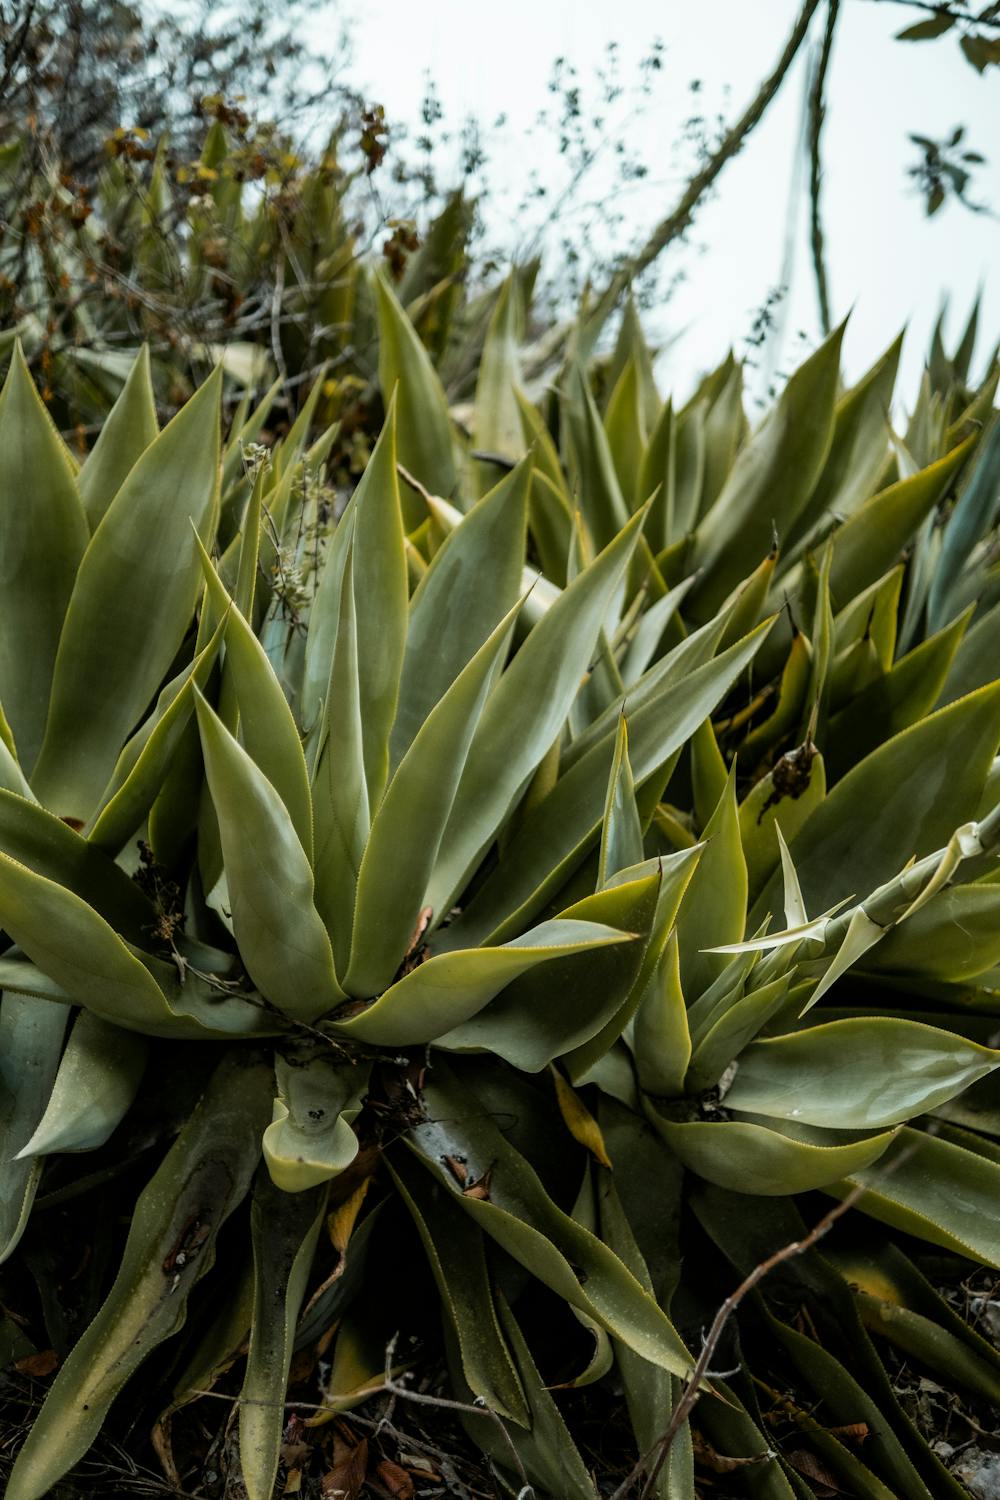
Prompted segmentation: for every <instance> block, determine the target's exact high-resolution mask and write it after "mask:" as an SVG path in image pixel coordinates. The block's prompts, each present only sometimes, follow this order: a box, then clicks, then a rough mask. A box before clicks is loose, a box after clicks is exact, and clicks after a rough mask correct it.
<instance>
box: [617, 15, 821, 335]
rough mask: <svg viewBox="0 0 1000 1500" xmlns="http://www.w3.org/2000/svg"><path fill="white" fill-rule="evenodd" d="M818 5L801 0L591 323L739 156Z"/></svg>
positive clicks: (683, 225)
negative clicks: (765, 69) (743, 104)
mask: <svg viewBox="0 0 1000 1500" xmlns="http://www.w3.org/2000/svg"><path fill="white" fill-rule="evenodd" d="M819 4H820V0H804V3H803V5H802V8H801V10H800V11H799V14H798V16H797V17H796V20H795V24H794V26H793V27H792V30H791V32H790V34H789V37H788V40H787V41H786V43H785V46H784V49H783V51H782V53H781V56H780V57H779V58H778V61H777V63H776V65H775V67H774V69H773V70H772V72H771V73H769V74H768V76H767V77H766V78H765V79H764V81H763V83H762V84H761V86H760V88H759V89H758V90H757V94H756V96H755V97H754V99H753V100H752V101H751V103H750V104H749V105H748V106H747V108H746V109H745V110H744V112H743V114H742V115H741V116H740V118H739V119H738V120H737V121H736V122H735V123H734V124H733V125H732V126H731V127H730V129H729V130H728V131H727V132H726V135H725V136H724V138H723V140H722V141H721V142H720V144H719V145H718V146H717V147H716V149H715V151H713V152H712V154H711V156H710V157H709V158H708V160H707V161H706V163H705V165H704V166H703V167H702V169H701V171H700V172H696V173H695V175H694V176H693V177H692V178H691V181H690V182H689V183H688V185H687V187H686V188H685V189H684V192H683V193H682V195H681V198H680V201H679V202H678V204H677V206H676V207H675V208H674V209H673V211H672V212H671V213H670V214H668V215H667V217H666V218H665V219H663V220H662V221H661V222H660V223H659V224H658V225H657V226H656V228H655V229H654V230H653V232H652V234H651V235H650V236H649V238H648V239H647V241H646V243H645V245H643V247H642V249H641V250H640V251H639V252H638V253H637V254H636V255H634V256H632V257H631V258H630V259H629V260H627V261H626V262H625V263H624V264H623V265H622V266H621V267H620V268H619V269H618V270H617V271H616V272H615V274H614V276H613V277H612V278H611V281H610V282H609V283H608V286H607V287H606V288H605V290H604V291H603V292H602V294H601V296H600V298H599V299H598V302H597V305H596V308H595V311H594V319H595V321H597V322H598V323H601V322H603V321H604V319H605V318H606V317H607V316H608V315H609V313H610V312H611V311H612V309H613V308H614V307H615V304H616V303H617V302H618V300H619V298H620V297H621V296H622V295H623V294H624V293H625V292H626V291H627V290H628V288H629V287H630V286H631V284H632V282H633V281H634V280H635V279H636V277H637V276H640V275H641V274H642V272H643V271H645V270H646V269H647V268H648V267H649V266H651V265H652V264H653V262H654V260H656V259H657V257H658V256H659V255H661V254H662V253H663V251H664V250H665V249H666V248H667V246H668V245H670V244H672V243H673V241H674V240H676V239H677V238H678V237H679V236H680V235H682V234H683V233H684V231H685V229H687V227H688V225H689V224H690V222H691V219H692V216H693V214H694V211H695V209H696V208H697V206H698V204H699V203H700V202H701V200H702V198H704V196H705V194H706V193H707V192H708V190H709V188H711V187H712V185H713V183H714V182H715V180H716V178H717V177H718V176H719V174H720V172H721V171H722V169H723V167H724V166H725V165H726V163H727V162H729V161H731V160H732V158H733V157H734V156H736V155H737V154H738V152H739V151H740V150H741V149H742V147H743V145H744V143H745V142H746V139H747V137H748V136H749V135H750V133H751V131H752V130H753V129H754V127H755V126H756V125H759V124H760V121H761V120H762V119H763V117H764V114H765V113H766V111H767V109H768V106H769V105H770V104H771V102H772V100H773V99H774V97H775V95H776V94H777V92H778V90H779V89H780V88H781V85H782V83H783V82H784V80H785V76H786V74H787V73H788V70H789V68H790V67H791V65H792V63H793V62H794V60H795V56H796V54H797V53H798V50H799V48H800V47H801V45H802V43H803V41H804V39H805V36H806V33H807V32H808V30H809V23H810V21H811V20H812V18H813V16H814V14H815V13H816V11H817V9H818V8H819Z"/></svg>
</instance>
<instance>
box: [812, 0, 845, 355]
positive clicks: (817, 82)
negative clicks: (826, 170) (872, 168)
mask: <svg viewBox="0 0 1000 1500" xmlns="http://www.w3.org/2000/svg"><path fill="white" fill-rule="evenodd" d="M839 13H840V0H828V4H827V10H826V30H825V31H824V33H823V44H822V47H821V48H820V54H819V58H818V60H817V62H816V68H815V71H814V73H813V78H812V85H811V87H810V90H809V224H810V243H811V246H812V263H813V274H814V275H815V277H816V296H817V298H818V300H819V321H820V327H821V328H822V330H823V337H824V338H825V337H826V336H827V334H828V333H829V332H830V326H831V325H830V286H829V281H828V278H827V270H826V252H825V246H824V240H823V219H822V215H821V212H820V191H821V188H822V184H823V163H822V156H821V138H822V134H823V123H824V120H825V118H826V101H825V99H824V93H825V91H826V77H827V73H828V71H829V67H830V53H831V51H832V50H833V34H834V32H835V31H836V29H837V17H838V15H839Z"/></svg>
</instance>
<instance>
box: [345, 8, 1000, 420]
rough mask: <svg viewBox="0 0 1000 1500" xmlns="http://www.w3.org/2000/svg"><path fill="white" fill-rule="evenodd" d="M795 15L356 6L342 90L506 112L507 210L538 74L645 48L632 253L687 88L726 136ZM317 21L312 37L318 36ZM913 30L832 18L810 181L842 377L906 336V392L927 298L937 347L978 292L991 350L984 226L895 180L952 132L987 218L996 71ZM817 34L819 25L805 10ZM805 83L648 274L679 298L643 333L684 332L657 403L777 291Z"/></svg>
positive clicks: (994, 165) (500, 224)
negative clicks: (434, 97) (641, 162)
mask: <svg viewBox="0 0 1000 1500" xmlns="http://www.w3.org/2000/svg"><path fill="white" fill-rule="evenodd" d="M797 9H798V0H755V3H752V4H748V3H747V0H711V4H692V3H691V0H615V3H613V4H609V3H607V0H599V3H598V0H500V3H495V0H492V3H489V4H487V3H485V0H420V3H419V4H414V3H411V0H366V4H365V6H364V7H363V9H359V10H358V11H356V12H355V14H356V16H357V20H356V22H355V24H354V53H355V57H354V65H353V67H352V69H351V73H352V77H353V79H354V80H355V81H357V82H359V83H361V84H362V85H363V86H364V87H365V88H366V89H367V90H368V92H369V94H370V96H371V97H372V98H373V99H377V100H379V101H381V102H382V103H384V105H385V107H386V110H387V113H388V114H389V116H390V118H394V119H396V120H403V121H406V122H409V123H410V124H412V125H413V126H414V127H416V125H417V121H418V114H419V105H420V100H421V97H422V95H423V92H424V88H425V77H426V74H427V72H428V71H430V73H431V74H432V75H433V77H434V79H435V80H436V84H437V88H438V92H439V94H440V97H441V100H442V103H443V105H444V107H445V109H446V111H447V114H448V116H449V118H451V119H453V120H455V119H457V118H458V117H459V116H461V115H463V114H464V113H466V112H468V111H475V112H476V113H477V114H478V115H479V117H480V119H481V120H482V121H483V122H484V123H485V124H487V125H488V124H489V123H490V122H491V121H492V120H493V119H494V118H495V117H496V116H497V115H498V114H500V113H504V114H506V116H507V117H508V124H507V126H506V127H505V130H504V132H503V135H502V141H501V144H500V145H499V146H498V148H497V149H498V159H497V160H496V162H495V164H494V169H493V170H494V181H495V182H497V183H498V184H499V185H500V186H501V187H502V188H504V187H505V188H508V189H509V190H510V194H509V197H510V198H511V199H512V198H513V196H514V195H515V189H516V188H517V187H518V186H519V185H520V180H521V178H522V177H523V175H524V172H525V171H526V168H527V164H528V163H529V162H530V163H532V164H534V165H537V166H538V168H539V170H540V171H541V172H542V173H543V174H545V173H546V171H551V173H552V174H553V177H555V176H556V175H557V174H558V171H559V162H558V158H557V156H556V148H555V145H554V144H552V145H550V146H549V148H548V149H549V150H550V151H551V153H552V159H551V162H550V163H547V162H546V147H545V144H544V142H543V141H540V140H539V138H538V135H537V133H536V135H535V137H534V138H533V139H532V141H531V143H530V146H529V145H528V144H527V143H526V140H525V137H524V134H523V132H524V131H525V130H526V129H527V127H528V126H529V125H530V124H531V122H532V120H533V119H534V117H535V116H536V114H537V112H538V110H539V109H540V108H541V107H543V106H544V105H545V103H546V102H548V100H549V96H548V95H547V93H546V81H547V79H548V76H549V72H550V68H551V64H552V60H553V59H554V58H555V57H556V56H557V55H558V54H560V53H562V54H564V55H565V56H567V57H568V58H570V59H571V60H572V61H573V62H574V63H575V64H576V65H577V67H578V69H579V70H580V74H581V78H582V80H583V81H584V82H585V81H586V79H587V76H588V75H590V74H592V72H593V68H594V65H595V64H596V63H598V62H599V61H600V59H601V57H602V55H603V53H604V50H605V48H606V45H607V43H608V42H609V41H611V40H615V41H617V42H618V43H619V45H620V48H621V52H622V58H623V69H622V71H623V74H624V75H625V77H626V78H628V77H629V76H633V75H634V73H635V68H636V64H637V61H638V59H639V57H640V56H641V55H642V54H643V52H644V51H646V50H647V49H648V46H649V43H650V42H651V41H652V40H653V38H654V37H656V36H659V37H661V38H662V40H663V42H664V44H665V53H664V66H663V69H662V71H661V72H660V73H659V74H658V75H657V84H656V89H655V95H654V98H653V100H652V102H651V107H650V110H649V114H648V116H647V118H646V122H645V125H644V127H643V128H644V130H645V131H646V132H647V137H646V139H647V144H648V151H649V155H650V157H651V158H652V160H653V161H654V163H656V164H657V166H658V169H657V170H654V171H653V172H651V174H650V180H649V182H648V183H644V184H642V185H641V186H640V187H638V188H634V189H633V190H632V191H630V192H629V193H628V194H627V195H626V196H625V197H623V198H622V199H621V203H622V206H623V209H624V210H625V211H626V212H627V214H628V220H629V227H630V229H631V231H632V234H633V237H634V241H635V242H636V243H639V242H641V240H642V239H643V238H644V236H645V233H646V232H647V230H648V229H649V228H650V227H651V226H652V225H653V224H654V223H655V222H656V221H657V220H658V219H659V218H661V217H662V216H663V215H664V213H665V212H667V211H668V210H669V209H670V207H672V205H673V201H674V199H675V197H676V195H677V192H678V189H679V187H680V186H681V185H682V182H683V170H682V169H683V167H684V159H683V157H680V158H678V154H677V142H678V140H679V138H680V135H681V131H682V125H683V121H684V120H685V118H686V117H687V116H689V115H690V113H691V109H692V96H691V94H690V92H689V89H688V85H689V83H690V81H691V80H692V79H693V78H698V79H701V80H703V87H702V90H701V93H700V96H699V99H700V103H701V107H702V108H703V110H704V111H705V113H706V114H707V115H712V114H714V113H715V112H717V111H722V112H723V113H724V114H725V115H726V116H727V117H728V118H732V117H733V116H734V115H735V114H736V113H738V112H739V111H740V110H742V108H743V106H744V104H745V103H746V102H747V100H748V99H749V98H750V97H751V96H752V94H753V92H754V91H755V89H756V86H757V84H758V82H759V80H760V78H761V77H762V76H763V74H764V73H765V72H766V71H768V70H769V68H770V67H771V66H772V64H773V62H774V60H775V58H776V57H777V55H778V53H779V51H780V49H781V46H782V45H783V42H784V38H785V36H786V34H787V31H788V29H789V28H790V25H791V22H792V19H793V17H794V14H795V12H796V11H797ZM321 14H322V13H318V16H317V22H316V25H317V36H318V37H319V36H321V35H322V34H323V32H324V30H325V29H326V27H325V24H324V22H323V21H322V20H321V19H320V15H321ZM915 18H916V15H915V12H913V11H912V10H910V9H908V8H907V7H905V6H903V5H899V4H887V3H884V0H883V3H878V0H844V3H843V4H842V6H841V23H840V27H839V32H838V39H837V42H836V46H835V51H834V56H833V61H832V67H831V74H830V83H829V102H828V115H827V126H826V138H825V147H826V149H825V157H826V163H827V173H826V178H825V183H824V214H825V220H826V230H827V239H828V246H829V267H830V281H831V287H832V293H833V304H834V313H835V315H836V316H838V317H839V316H842V315H843V314H844V313H846V312H847V311H848V310H849V309H850V308H851V306H852V305H853V309H854V311H853V314H852V318H851V323H850V325H849V331H848V337H847V342H846V345H845V360H846V366H847V370H848V372H849V373H850V374H852V375H856V374H858V373H860V372H861V371H862V370H863V369H864V368H866V367H867V365H868V364H870V363H871V362H872V360H874V359H875V357H876V356H877V355H878V354H879V353H880V352H881V350H882V349H883V348H884V347H885V346H886V345H887V344H888V343H889V342H890V341H891V339H892V338H893V337H894V335H895V333H896V332H897V331H898V329H899V328H900V327H901V326H902V325H903V324H904V323H907V324H908V325H909V330H910V332H909V335H908V339H907V345H906V352H905V356H904V374H903V379H904V384H905V386H906V388H907V389H912V386H913V384H914V382H915V380H916V379H917V378H918V376H919V371H920V367H921V363H922V360H923V357H924V352H925V350H926V347H927V341H928V337H929V331H930V327H931V325H932V323H933V321H934V318H935V316H936V313H937V310H938V307H939V305H940V302H941V300H942V298H943V297H944V296H946V295H947V296H949V297H950V303H951V318H950V322H949V330H950V331H951V332H952V334H953V336H954V331H955V330H956V329H957V328H958V327H959V325H960V323H961V321H962V320H964V316H965V313H966V311H967V308H968V306H969V304H970V303H971V301H972V298H973V297H974V295H975V292H976V289H977V286H978V285H979V284H980V283H983V284H984V287H985V295H984V318H983V325H985V331H984V333H983V336H982V348H981V350H980V352H981V354H982V355H983V356H984V357H985V355H986V353H988V350H987V349H986V347H985V346H986V344H987V343H990V344H992V343H993V341H994V340H995V338H996V337H997V335H998V334H1000V219H998V218H997V217H996V215H995V214H980V215H974V214H971V213H969V212H968V211H966V210H964V209H962V208H961V207H960V206H959V205H957V204H952V203H949V204H947V205H946V206H945V207H944V208H943V209H942V210H941V211H940V213H939V214H938V215H937V217H936V218H934V219H932V220H927V219H926V218H925V216H924V209H923V205H922V202H921V200H920V198H919V197H918V196H916V195H915V194H914V191H913V188H912V184H910V183H909V182H908V180H907V177H906V168H907V166H908V165H911V164H912V163H913V162H914V161H915V160H916V156H917V153H916V151H915V148H914V147H913V146H912V144H911V143H910V142H909V140H908V139H907V135H908V132H909V131H917V132H920V133H924V134H927V135H930V136H933V137H941V136H943V135H945V134H946V133H947V132H949V131H950V130H951V129H952V128H953V127H954V126H956V125H958V124H964V125H966V126H967V127H968V136H967V142H966V143H967V144H968V145H969V146H970V147H973V148H975V149H978V150H980V151H981V152H982V153H983V154H984V155H986V156H987V157H990V158H992V159H991V160H990V161H989V162H988V164H987V166H986V167H984V168H980V169H979V174H978V177H977V185H976V193H977V196H979V197H981V198H983V199H986V200H988V201H989V202H990V204H991V205H992V206H993V208H994V209H995V210H996V211H998V212H1000V170H998V163H1000V70H998V69H994V70H992V74H990V73H987V74H986V75H985V76H984V77H979V76H978V75H977V74H976V73H975V72H974V71H973V69H972V68H971V67H970V66H969V65H968V63H966V62H965V60H964V59H963V58H962V56H961V54H960V52H959V48H958V45H957V41H955V40H954V39H953V38H952V37H950V36H949V37H945V38H943V39H941V40H939V41H936V42H928V43H922V44H907V43H900V42H896V41H894V40H893V36H894V33H895V32H896V31H898V30H900V29H901V28H902V27H903V26H904V25H907V24H909V23H910V22H911V21H912V20H914V19H915ZM816 20H817V21H818V22H820V23H821V22H822V12H821V13H820V15H819V16H817V18H816ZM805 76H806V53H805V50H803V52H802V53H800V57H799V59H798V60H797V62H796V66H795V69H794V71H793V72H792V73H791V74H790V75H789V77H788V79H787V81H786V83H785V86H784V88H783V90H782V93H781V95H780V96H779V98H778V100H777V101H776V102H775V104H774V106H773V107H772V109H771V111H770V112H769V114H768V116H767V118H766V119H765V121H764V123H763V124H762V125H761V126H760V127H759V128H758V130H757V131H756V132H755V134H754V135H753V136H752V137H751V139H750V141H749V142H748V144H747V146H746V148H745V150H744V152H743V154H742V155H741V156H740V157H738V158H737V159H736V160H735V161H734V162H732V163H731V164H730V165H729V167H728V168H727V169H726V171H725V173H724V175H723V177H722V178H721V181H720V186H719V192H718V195H717V197H716V199H715V201H713V202H711V203H709V204H708V205H707V206H706V207H705V208H704V209H703V211H702V212H701V213H700V214H699V217H698V220H697V225H696V230H695V233H694V236H693V245H692V247H691V248H681V249H679V250H677V251H672V252H668V254H670V255H671V262H670V264H669V265H668V266H667V268H666V269H667V272H668V273H672V272H673V271H675V270H677V269H681V268H682V269H684V270H685V272H686V273H687V280H686V281H685V283H684V285H683V287H682V288H681V289H680V290H679V291H678V292H677V293H676V294H675V296H674V298H673V299H672V301H671V302H670V304H669V306H668V307H667V308H665V309H662V310H661V311H660V313H659V315H658V316H657V317H656V319H655V323H656V327H657V331H658V332H659V333H660V334H661V336H663V337H666V336H668V335H669V334H670V333H673V332H677V331H679V330H681V329H683V330H684V332H683V337H682V338H681V339H680V341H679V342H678V343H677V344H676V345H675V346H674V347H673V348H672V349H671V351H670V353H669V354H668V355H667V356H665V357H664V359H663V360H662V361H661V364H660V375H661V385H663V386H664V387H665V388H669V387H671V386H676V388H677V389H678V390H680V391H683V390H684V389H685V388H686V387H687V386H689V385H690V383H691V381H692V380H693V378H694V377H695V375H696V374H697V372H698V371H700V370H703V369H704V368H706V367H708V366H710V365H712V364H714V363H716V362H717V361H718V359H719V358H721V357H722V355H723V354H724V353H725V351H726V349H727V348H728V347H729V346H730V345H731V344H732V345H734V346H735V347H736V348H737V349H738V350H741V349H743V348H745V339H746V336H747V333H748V331H749V328H750V325H751V322H752V318H753V314H754V312H755V310H756V309H757V308H758V307H759V306H760V304H761V303H762V301H763V300H764V298H765V296H766V295H767V292H768V290H769V289H770V288H772V287H774V286H775V285H776V284H778V283H779V282H780V280H781V277H782V266H783V262H784V256H785V242H786V228H787V221H788V204H789V188H790V181H791V179H792V172H793V164H794V159H795V152H796V142H797V140H798V138H799V131H800V121H801V113H802V100H803V89H804V82H805ZM689 161H690V159H689ZM507 201H509V200H507ZM806 209H807V204H806V199H805V195H803V199H802V216H801V221H800V223H801V228H800V233H799V234H798V236H797V242H796V245H797V254H796V257H795V264H794V274H793V278H792V283H791V292H790V295H789V298H788V301H787V313H786V329H785V336H784V347H783V351H782V357H783V360H784V363H785V364H786V366H787V364H788V363H789V362H790V361H792V360H794V358H795V357H796V355H797V349H798V344H799V340H798V334H799V331H800V330H801V331H802V332H803V333H805V334H806V335H807V336H808V338H809V340H810V341H814V340H815V339H816V337H817V334H818V321H817V314H816V304H815V294H814V289H813V283H812V279H811V272H810V266H809V259H808V252H807V238H806V232H805V231H806ZM504 211H505V200H504V194H503V193H502V192H500V193H498V194H497V197H496V203H495V209H494V211H493V217H492V219H491V230H492V233H493V237H494V238H499V239H501V240H502V241H505V242H507V243H509V245H510V247H511V250H512V252H513V251H514V249H515V248H516V245H517V242H518V226H517V225H516V224H508V223H507V222H506V221H505V219H504ZM699 246H706V247H707V248H706V249H704V250H703V251H699V248H698V247H699Z"/></svg>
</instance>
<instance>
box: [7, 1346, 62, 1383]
mask: <svg viewBox="0 0 1000 1500" xmlns="http://www.w3.org/2000/svg"><path fill="white" fill-rule="evenodd" d="M58 1365H59V1356H58V1354H57V1353H56V1351H55V1350H54V1349H41V1350H39V1352H38V1353H37V1354H26V1355H25V1356H24V1358H23V1359H19V1360H17V1361H16V1363H15V1365H14V1369H15V1370H19V1371H20V1372H21V1374H22V1375H33V1376H34V1377H35V1379H36V1380H44V1379H45V1377H46V1375H51V1374H52V1372H53V1370H55V1369H57V1368H58Z"/></svg>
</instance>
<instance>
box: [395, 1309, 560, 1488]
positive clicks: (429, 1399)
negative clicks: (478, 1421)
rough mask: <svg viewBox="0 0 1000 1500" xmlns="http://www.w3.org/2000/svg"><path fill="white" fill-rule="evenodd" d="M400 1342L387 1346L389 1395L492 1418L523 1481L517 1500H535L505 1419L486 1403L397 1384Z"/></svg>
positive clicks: (420, 1404) (474, 1415)
mask: <svg viewBox="0 0 1000 1500" xmlns="http://www.w3.org/2000/svg"><path fill="white" fill-rule="evenodd" d="M396 1338H397V1335H396V1334H393V1336H392V1338H391V1339H390V1340H389V1342H388V1344H387V1345H386V1350H385V1376H384V1387H385V1389H386V1390H387V1391H389V1392H390V1394H391V1395H393V1396H399V1397H400V1398H401V1399H402V1400H404V1401H413V1402H415V1403H416V1404H417V1405H418V1406H434V1407H439V1408H441V1409H442V1410H444V1411H458V1412H463V1413H464V1414H465V1415H466V1416H470V1417H489V1418H490V1419H491V1421H493V1422H494V1423H495V1425H496V1428H497V1431H498V1432H499V1433H500V1436H501V1437H502V1438H503V1441H504V1443H505V1445H506V1447H507V1451H508V1452H509V1454H510V1456H511V1459H512V1460H513V1464H514V1469H515V1471H516V1472H517V1476H518V1478H519V1479H520V1481H521V1488H520V1490H519V1491H518V1497H517V1500H534V1494H535V1492H534V1490H533V1489H532V1487H531V1485H530V1484H529V1482H528V1475H527V1472H526V1470H525V1467H524V1464H523V1463H522V1462H521V1455H520V1454H519V1453H518V1451H517V1448H516V1446H515V1444H514V1439H513V1438H512V1437H511V1435H510V1433H509V1432H508V1431H507V1429H506V1427H505V1426H504V1423H503V1418H502V1417H501V1416H500V1413H499V1412H496V1411H494V1410H493V1408H492V1406H487V1404H486V1402H485V1401H480V1402H477V1403H476V1404H475V1405H472V1404H470V1403H469V1402H468V1401H452V1400H449V1399H448V1398H447V1397H445V1396H429V1395H427V1393H426V1392H424V1391H411V1390H409V1389H408V1388H407V1387H406V1386H405V1385H403V1384H402V1383H401V1382H400V1381H397V1380H394V1379H393V1376H392V1356H393V1353H394V1352H395V1348H396Z"/></svg>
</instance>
